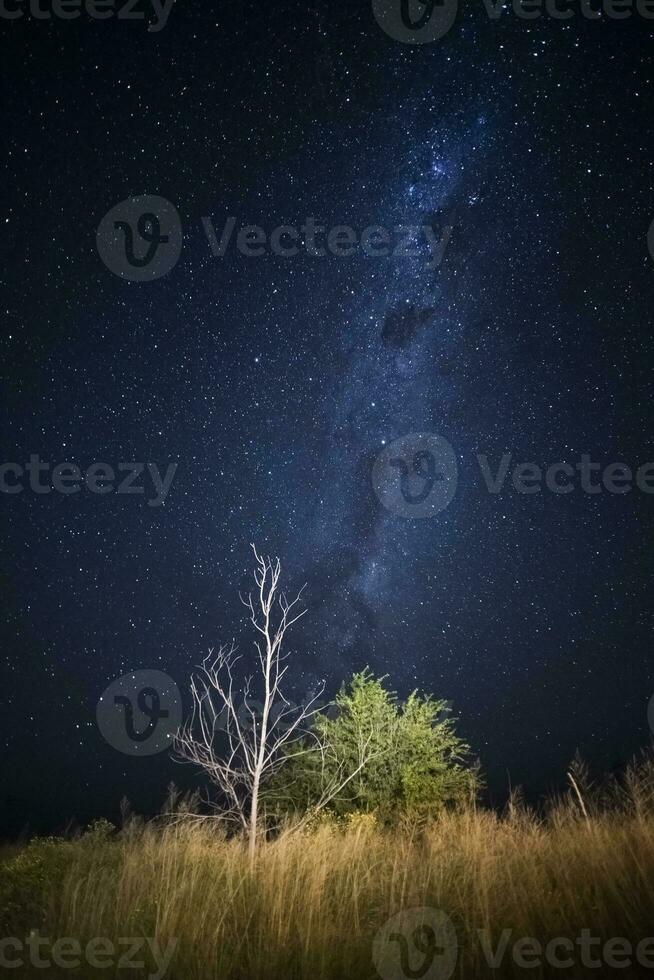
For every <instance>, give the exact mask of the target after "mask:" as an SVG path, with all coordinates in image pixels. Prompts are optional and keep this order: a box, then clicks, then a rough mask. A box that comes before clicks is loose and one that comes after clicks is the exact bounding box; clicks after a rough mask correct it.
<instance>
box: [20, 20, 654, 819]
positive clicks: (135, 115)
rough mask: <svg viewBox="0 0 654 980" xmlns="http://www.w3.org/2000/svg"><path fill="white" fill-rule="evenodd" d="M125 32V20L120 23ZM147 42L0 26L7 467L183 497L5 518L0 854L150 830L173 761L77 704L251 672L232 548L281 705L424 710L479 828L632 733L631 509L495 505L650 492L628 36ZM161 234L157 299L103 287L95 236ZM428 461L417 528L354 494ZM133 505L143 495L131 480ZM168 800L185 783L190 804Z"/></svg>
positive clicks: (647, 550) (636, 686)
mask: <svg viewBox="0 0 654 980" xmlns="http://www.w3.org/2000/svg"><path fill="white" fill-rule="evenodd" d="M141 9H144V10H146V9H149V8H146V6H145V5H143V6H142V8H141ZM148 16H149V20H145V21H133V22H132V21H121V20H118V19H116V18H114V19H109V20H93V19H90V18H89V17H88V16H86V15H84V14H83V15H82V16H81V17H80V18H79V19H78V20H71V21H64V20H57V19H50V20H40V19H36V18H34V17H31V16H29V15H28V14H26V15H25V16H24V17H23V18H22V19H17V20H14V21H11V22H9V21H2V20H0V36H1V41H0V44H1V46H2V57H1V58H0V66H1V67H0V71H1V73H2V91H3V96H4V98H3V103H4V110H5V113H4V116H5V118H4V122H3V136H4V139H3V152H2V167H3V174H2V177H3V179H2V181H1V183H0V257H1V260H2V261H1V263H0V288H1V295H0V306H1V309H2V313H3V321H4V325H3V326H4V329H3V331H2V340H1V343H2V353H3V357H2V367H1V371H2V391H3V396H4V397H3V409H2V420H3V424H2V456H3V459H2V462H3V463H6V462H12V463H17V464H19V465H24V464H25V463H26V462H27V461H28V460H29V458H30V455H32V454H38V455H39V457H40V459H41V460H44V461H47V462H48V463H49V464H51V467H54V465H55V464H58V463H62V462H71V463H74V464H76V465H78V466H79V467H80V468H81V469H82V470H86V469H87V468H88V467H89V466H90V465H91V464H93V463H95V462H97V461H103V462H105V463H108V464H110V465H112V466H114V467H117V466H118V464H119V463H120V462H121V461H130V460H136V461H142V462H144V463H147V462H154V463H156V464H157V465H158V467H159V470H160V471H161V472H162V473H163V472H165V470H166V467H167V466H168V465H169V464H170V463H175V464H177V469H176V471H175V475H174V479H173V481H172V484H171V486H170V490H169V493H168V495H167V496H166V499H165V502H164V503H163V505H161V506H158V507H152V506H149V503H148V497H151V496H152V492H151V491H149V490H148V489H147V486H148V485H147V481H146V493H145V494H144V495H141V496H139V495H119V494H116V493H107V494H102V495H100V494H92V493H90V492H88V491H83V492H80V493H77V494H75V495H64V494H61V493H57V492H51V493H47V494H39V493H36V492H33V491H32V490H31V489H30V488H29V486H28V485H26V486H25V489H24V490H23V491H22V492H21V493H18V494H7V493H2V494H0V513H1V514H2V522H3V535H2V542H3V543H2V555H3V561H2V607H3V609H2V622H1V628H2V656H1V661H2V664H1V667H2V692H3V699H2V700H3V702H4V705H5V706H4V707H3V710H2V712H1V713H0V734H1V737H2V752H3V758H4V760H5V762H6V763H7V767H6V772H5V774H4V776H3V784H2V788H1V790H0V811H1V816H0V823H1V827H0V830H2V832H5V833H16V832H17V831H19V830H20V829H21V828H23V827H25V826H26V825H27V826H29V827H31V828H33V829H41V830H42V829H48V830H51V829H55V828H59V827H61V826H63V825H64V824H65V822H66V820H67V819H69V818H72V817H74V818H76V819H78V820H80V821H84V820H88V819H89V818H91V817H94V816H99V815H102V814H104V815H107V816H113V815H115V813H116V810H117V805H118V801H119V800H120V798H121V796H122V795H123V794H126V795H127V796H128V797H129V798H130V799H131V800H132V801H133V804H134V806H135V807H136V808H137V809H140V810H141V811H144V812H152V811H153V810H155V809H156V808H157V807H158V805H159V802H160V800H161V798H162V797H163V795H164V791H165V785H166V783H167V781H168V780H169V779H171V778H175V779H176V781H177V782H179V783H182V784H184V780H186V781H187V782H188V780H189V779H190V778H191V777H190V775H189V774H188V773H187V771H186V770H181V769H180V768H179V767H176V766H175V765H174V764H173V763H172V762H171V760H170V759H169V758H168V756H167V754H166V753H162V754H159V755H153V756H150V757H148V758H129V757H127V756H126V755H124V754H122V753H120V752H118V751H116V750H115V748H113V747H112V746H111V745H109V744H107V742H106V740H105V739H104V738H103V736H102V734H101V732H100V731H99V730H98V726H97V724H96V714H95V711H96V703H97V701H98V698H99V697H100V695H101V694H102V692H103V691H104V689H105V688H106V687H107V686H108V685H109V684H110V683H111V682H112V681H113V680H114V679H115V678H117V677H119V676H120V675H122V674H125V673H126V672H128V671H132V670H147V669H152V670H158V671H163V672H165V673H166V674H167V675H169V676H170V677H171V678H173V679H174V681H175V682H176V683H177V684H178V685H179V687H180V689H181V690H182V692H184V696H186V694H185V692H186V690H187V687H188V676H189V674H190V671H191V669H192V667H193V665H194V664H196V663H197V662H198V661H199V659H200V658H201V657H202V656H203V654H204V653H205V652H206V649H207V648H208V647H209V646H214V645H216V644H217V643H218V642H220V641H221V640H222V641H226V640H229V639H231V637H232V636H236V637H238V638H239V640H240V641H241V649H242V651H243V652H244V653H246V652H247V651H248V650H249V649H250V646H249V639H250V638H249V635H248V632H247V626H246V620H245V616H244V610H243V608H242V607H241V606H240V603H239V600H238V590H239V589H243V588H245V587H246V585H247V579H248V575H249V572H250V568H251V565H252V562H251V553H250V549H249V545H250V542H251V541H254V542H256V543H257V545H258V547H259V548H260V549H261V550H263V551H267V552H270V553H272V554H276V555H279V556H280V558H281V559H282V562H283V566H284V575H285V580H286V581H287V583H288V585H289V588H292V587H293V586H294V585H295V586H298V587H299V586H300V585H301V584H302V583H304V582H306V583H307V593H306V594H307V605H308V613H307V615H306V617H305V618H304V619H303V620H302V622H301V623H300V624H298V625H297V627H295V628H294V633H293V637H292V642H291V649H292V651H293V663H294V664H295V665H296V666H295V668H294V675H293V691H294V693H295V694H297V696H301V695H302V694H303V693H305V692H306V691H308V690H312V689H313V688H315V685H316V684H317V683H318V681H319V680H320V679H322V678H324V679H325V681H326V684H327V689H328V691H329V692H330V693H333V692H334V691H335V690H336V688H337V687H338V685H339V684H340V682H341V681H342V680H343V679H344V678H346V677H347V676H348V675H349V674H351V673H352V671H353V670H357V669H361V668H362V667H363V666H365V665H370V667H371V668H372V669H373V670H374V671H375V672H377V673H383V674H388V675H389V682H390V683H391V685H392V687H393V688H395V689H396V690H397V691H398V692H399V693H400V694H401V695H406V694H408V693H409V691H410V690H412V689H413V688H414V687H418V688H420V689H421V690H424V691H427V692H432V693H434V694H435V695H437V696H439V697H443V698H447V699H449V700H451V701H452V703H453V711H454V714H455V715H457V716H458V717H459V718H460V731H461V733H462V734H463V735H464V736H465V737H466V739H467V740H468V741H469V742H470V744H471V746H472V748H473V750H474V752H475V754H478V755H479V756H480V758H481V760H482V764H483V766H484V769H485V772H486V775H487V780H488V784H489V796H490V798H491V799H501V797H502V794H503V793H505V792H506V788H507V786H508V784H509V782H510V783H511V784H512V785H515V784H517V783H521V784H523V785H524V786H525V787H526V789H527V791H528V792H529V793H531V794H534V795H538V794H540V793H544V792H547V791H548V790H551V789H552V788H554V787H556V786H560V785H561V782H562V780H563V779H564V777H565V766H566V764H567V762H568V761H569V760H570V758H571V757H572V755H573V753H574V751H575V749H576V748H577V747H578V748H579V749H580V750H581V751H582V753H583V754H584V755H585V756H586V757H587V759H588V760H589V762H590V763H591V765H592V766H593V768H594V769H596V770H598V771H601V770H606V769H609V768H611V767H613V766H615V765H618V764H620V763H622V762H624V761H625V760H626V759H627V758H628V757H629V756H630V755H631V754H632V753H633V752H635V751H637V750H638V749H640V748H641V747H643V746H645V745H646V744H647V743H648V741H649V739H650V735H651V733H650V729H649V726H648V721H647V706H648V702H649V699H650V697H651V696H652V694H653V693H654V676H653V674H654V670H653V668H652V655H651V629H652V618H653V617H652V607H651V601H650V596H651V590H652V579H653V573H654V567H653V560H652V555H653V551H652V533H651V528H652V520H651V513H652V508H653V507H654V496H652V495H651V494H647V493H644V492H641V491H640V490H638V489H637V488H636V487H634V488H633V489H632V490H631V492H629V493H626V494H610V493H608V492H601V493H599V494H588V493H585V492H583V490H582V489H580V488H579V485H578V483H577V485H576V486H575V489H574V490H573V492H571V493H569V494H565V495H563V494H555V493H552V492H548V491H547V490H546V489H545V490H543V491H542V492H539V493H536V494H520V493H517V492H516V490H515V488H514V485H513V483H512V482H511V470H509V476H508V477H507V480H506V483H505V485H504V488H503V490H502V491H501V492H500V493H497V494H491V493H489V492H488V489H487V488H486V486H485V483H484V480H483V476H482V475H481V473H480V468H479V465H478V462H477V456H478V455H479V454H483V455H484V456H486V457H487V458H488V460H489V461H490V463H489V465H490V466H491V468H492V470H493V471H495V469H496V468H497V466H498V464H499V461H500V459H501V457H502V455H503V454H505V453H510V454H511V459H512V466H513V464H515V463H519V462H533V463H537V464H538V465H540V466H544V467H545V466H547V465H549V464H550V463H554V462H559V461H566V462H568V463H570V464H572V465H573V466H574V465H575V463H576V462H577V461H578V460H579V459H580V458H581V456H582V454H589V455H590V456H591V457H592V459H593V460H595V461H597V462H598V463H599V464H601V466H602V468H603V467H605V466H607V465H609V464H611V463H615V462H623V463H625V464H627V465H629V466H630V467H632V468H633V469H634V471H635V469H636V468H637V467H639V466H641V465H642V464H645V463H647V462H651V461H654V439H653V438H652V433H653V431H654V429H653V422H654V410H653V408H652V366H653V357H652V330H651V311H652V300H653V299H654V289H653V283H654V260H653V259H652V256H651V255H650V253H649V250H648V244H647V236H648V228H649V225H650V222H651V221H652V218H654V193H653V190H654V172H653V171H654V168H653V163H652V139H651V134H650V131H649V130H650V120H651V101H652V93H651V75H652V71H651V62H652V51H653V48H652V37H653V34H652V32H653V31H654V26H652V23H653V22H652V21H647V20H644V19H642V18H640V17H636V16H635V15H634V16H633V17H632V18H631V19H626V20H607V19H606V18H604V19H600V20H598V21H596V20H590V19H588V18H584V17H583V16H581V15H580V14H578V13H577V14H576V15H575V16H574V17H572V18H570V19H569V20H566V21H559V20H553V19H551V18H548V17H545V16H544V17H542V18H541V19H539V20H533V21H527V20H524V19H520V18H518V17H516V16H515V15H513V14H512V13H511V12H510V10H508V11H507V12H506V13H505V14H504V15H503V16H502V17H501V18H499V19H498V20H491V19H489V18H488V16H487V15H486V12H485V10H484V7H483V4H482V3H481V2H480V3H479V4H473V3H468V4H465V5H464V6H462V7H461V9H460V10H459V12H458V15H457V19H456V22H455V23H454V25H453V26H452V28H451V29H450V31H449V32H448V33H447V34H446V35H445V36H444V37H442V38H440V39H439V40H437V41H435V42H433V43H429V44H424V45H422V44H421V45H409V44H404V43H401V42H400V41H398V40H396V39H394V38H392V37H390V36H388V34H386V33H385V32H384V31H383V30H382V29H381V27H380V25H379V23H378V22H377V21H376V19H375V17H374V16H373V12H372V8H371V5H370V4H369V3H366V2H363V0H361V2H360V3H355V2H352V0H350V2H345V0H329V2H328V0H305V2H302V3H301V2H299V0H278V2H275V3H274V4H268V5H264V4H254V5H244V4H242V3H237V2H236V0H221V2H220V3H214V2H204V0H202V2H200V0H178V2H177V3H176V4H175V6H174V8H173V9H172V11H171V13H170V17H169V20H168V22H167V24H166V26H165V27H164V28H163V29H162V30H160V31H156V32H155V31H148V29H147V24H148V23H149V22H151V21H152V19H153V18H152V16H151V15H148ZM136 195H157V196H160V197H163V198H164V199H166V200H167V201H169V202H171V204H173V205H174V207H175V208H176V209H177V211H178V213H179V216H180V220H181V224H182V227H183V247H182V251H181V255H180V258H179V261H178V262H177V263H176V265H175V266H174V267H173V268H172V269H171V270H170V271H169V272H168V273H167V274H166V275H163V276H161V277H160V278H157V279H156V281H146V282H138V281H128V280H126V279H124V278H121V277H120V276H118V275H116V274H115V273H114V272H112V271H111V270H110V269H108V268H107V267H106V265H105V264H103V261H102V259H101V257H100V254H99V252H98V248H97V245H96V232H97V229H98V226H99V224H100V222H101V221H102V219H103V217H104V216H105V215H106V214H107V213H108V212H109V211H110V209H112V208H113V207H114V206H115V205H116V204H118V203H119V202H121V201H124V200H125V199H127V198H130V197H133V196H136ZM229 217H233V218H234V219H235V221H236V227H237V230H238V228H240V227H241V226H244V225H250V224H254V225H259V226H261V227H262V228H264V229H266V230H267V231H268V232H270V231H271V230H272V229H274V228H275V227H278V226H280V225H288V226H292V227H296V228H300V227H301V226H302V225H303V224H304V223H305V222H306V220H307V218H309V217H313V218H314V219H315V222H316V223H317V224H319V225H321V226H325V227H326V228H327V229H330V228H334V227H335V226H349V227H351V228H353V229H356V230H357V232H358V233H359V234H360V233H361V231H362V229H364V228H366V227H369V226H371V225H376V226H382V227H384V228H388V229H393V228H395V227H397V226H400V225H407V226H418V227H421V226H424V225H428V226H429V227H431V228H432V229H434V231H435V234H436V235H437V237H438V238H439V239H440V238H441V236H442V235H443V234H445V236H446V239H447V244H446V247H445V248H444V251H443V255H442V261H441V262H440V263H439V264H438V265H437V267H434V264H433V263H431V264H430V262H429V258H430V256H429V253H428V249H427V246H426V242H425V240H419V241H417V242H415V243H414V245H415V247H414V248H413V249H411V252H412V254H411V255H388V256H384V257H381V256H372V255H367V254H364V253H363V252H362V250H361V249H360V248H358V249H355V250H354V251H353V254H351V255H347V256H344V255H334V254H331V253H329V252H328V254H326V255H324V256H316V255H311V254H307V251H306V249H303V248H300V249H299V251H298V254H297V255H295V256H292V257H290V256H287V257H284V256H280V255H276V254H271V252H270V251H267V252H266V253H265V254H263V255H262V256H260V257H256V258H255V257H251V256H246V255H243V254H240V253H239V251H238V250H237V249H236V247H235V245H234V242H232V244H231V245H230V247H229V248H228V249H227V251H226V252H225V255H224V256H223V257H221V256H217V255H214V254H213V253H212V251H211V248H210V247H209V243H208V241H207V236H206V233H205V227H204V224H203V219H207V218H210V219H211V222H212V223H213V225H214V226H215V228H216V229H217V233H218V236H219V235H220V231H221V229H222V227H223V225H224V223H225V222H226V221H227V219H228V218H229ZM413 433H433V434H435V435H437V436H439V437H442V438H443V439H445V440H447V441H448V442H449V444H451V446H452V447H453V449H454V452H455V454H456V458H457V465H458V484H457V488H456V493H455V494H454V497H453V499H452V501H451V503H450V504H449V506H447V507H446V508H444V509H442V510H440V511H439V512H438V513H435V514H434V515H433V516H431V517H429V518H427V519H411V518H410V516H409V517H407V516H406V515H401V514H397V513H393V512H392V511H391V510H389V509H388V508H387V507H385V506H384V505H383V503H382V502H380V499H379V498H378V496H377V494H376V493H375V487H374V485H373V477H372V473H373V467H374V464H375V460H376V459H377V457H378V456H379V454H380V453H381V452H382V451H383V450H384V448H385V447H387V446H389V445H391V444H392V443H393V442H394V441H395V440H397V439H400V438H402V437H404V436H406V435H408V434H413ZM141 482H143V481H141ZM191 783H192V779H191Z"/></svg>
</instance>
